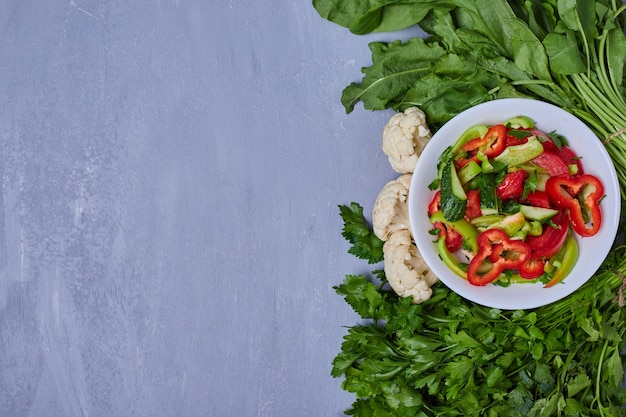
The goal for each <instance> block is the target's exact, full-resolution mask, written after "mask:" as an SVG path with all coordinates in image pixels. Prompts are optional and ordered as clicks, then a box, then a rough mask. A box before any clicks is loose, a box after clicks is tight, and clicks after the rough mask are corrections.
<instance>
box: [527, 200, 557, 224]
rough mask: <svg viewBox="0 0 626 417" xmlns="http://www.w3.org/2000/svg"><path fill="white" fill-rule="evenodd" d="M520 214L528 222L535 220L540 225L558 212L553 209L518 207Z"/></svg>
mask: <svg viewBox="0 0 626 417" xmlns="http://www.w3.org/2000/svg"><path fill="white" fill-rule="evenodd" d="M519 210H520V212H521V213H522V214H523V215H524V217H526V218H527V219H529V220H537V221H539V222H541V223H544V222H547V221H548V220H550V219H551V218H552V217H554V216H555V215H556V214H557V213H558V212H559V211H558V210H555V209H549V208H543V207H535V206H526V205H523V204H521V205H520V209H519Z"/></svg>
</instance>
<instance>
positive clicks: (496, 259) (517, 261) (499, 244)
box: [467, 229, 530, 286]
mask: <svg viewBox="0 0 626 417" xmlns="http://www.w3.org/2000/svg"><path fill="white" fill-rule="evenodd" d="M529 257H530V248H529V247H528V245H527V244H525V243H524V242H522V241H520V240H512V239H510V238H509V237H508V236H507V234H506V233H505V232H504V231H503V230H500V229H487V230H485V231H484V232H482V233H481V234H479V235H478V253H477V254H476V256H474V257H473V258H472V260H471V261H470V263H469V265H468V267H467V280H468V282H469V283H470V284H472V285H477V286H484V285H487V284H489V283H490V282H493V281H495V280H496V279H497V278H498V277H499V276H500V274H501V273H502V271H504V270H506V269H517V268H518V267H519V266H520V265H521V264H523V263H524V262H526V261H527V260H528V258H529ZM489 267H490V268H489ZM486 268H489V269H488V270H487V271H486V272H484V273H482V270H483V269H486Z"/></svg>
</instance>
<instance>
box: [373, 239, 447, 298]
mask: <svg viewBox="0 0 626 417" xmlns="http://www.w3.org/2000/svg"><path fill="white" fill-rule="evenodd" d="M383 254H384V258H385V276H386V277H387V282H389V285H391V288H392V289H393V290H394V291H395V292H396V294H398V295H399V296H400V297H413V300H412V301H413V303H415V304H419V303H421V302H423V301H426V300H428V299H429V298H430V297H431V295H432V289H431V288H430V287H431V286H432V285H433V284H434V283H435V282H437V276H436V275H435V274H434V273H433V272H432V271H431V270H430V269H429V268H428V266H427V265H426V262H424V258H422V255H421V254H420V253H419V251H418V249H417V247H416V246H415V244H414V243H413V240H412V238H411V232H410V231H409V230H398V231H396V232H395V233H393V234H392V235H391V236H390V237H389V240H387V241H386V242H385V244H384V245H383Z"/></svg>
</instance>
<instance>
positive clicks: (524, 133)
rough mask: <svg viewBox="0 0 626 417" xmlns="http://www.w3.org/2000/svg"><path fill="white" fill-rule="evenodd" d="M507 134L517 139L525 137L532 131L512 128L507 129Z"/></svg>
mask: <svg viewBox="0 0 626 417" xmlns="http://www.w3.org/2000/svg"><path fill="white" fill-rule="evenodd" d="M507 135H511V136H513V137H514V138H517V139H526V138H527V137H529V136H532V132H531V131H529V130H519V129H513V130H509V131H508V132H507Z"/></svg>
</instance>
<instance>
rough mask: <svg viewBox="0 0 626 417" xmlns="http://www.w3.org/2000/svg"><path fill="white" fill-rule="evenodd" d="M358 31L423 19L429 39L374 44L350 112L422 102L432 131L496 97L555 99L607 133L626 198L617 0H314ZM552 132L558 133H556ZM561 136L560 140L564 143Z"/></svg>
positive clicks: (624, 56)
mask: <svg viewBox="0 0 626 417" xmlns="http://www.w3.org/2000/svg"><path fill="white" fill-rule="evenodd" d="M313 5H314V6H315V8H316V9H317V10H318V11H319V12H320V15H321V16H322V17H324V18H327V19H329V20H331V21H334V22H336V23H337V24H339V25H342V26H345V27H348V28H350V29H351V30H352V31H353V32H355V33H370V32H378V31H386V30H396V29H401V28H408V27H411V26H415V25H417V26H419V28H420V29H421V31H422V32H423V33H425V37H424V38H422V37H416V38H410V39H408V40H406V41H399V40H398V41H393V42H372V43H370V50H371V53H372V64H371V66H369V67H366V68H364V69H363V78H362V80H361V82H358V83H356V82H355V83H352V84H350V85H349V86H347V87H346V88H345V89H344V91H343V94H342V99H341V100H342V103H343V105H344V107H345V109H346V111H347V112H351V111H352V110H353V109H354V106H355V105H356V104H357V103H359V102H361V103H362V104H363V105H364V107H365V108H366V109H370V110H383V109H394V110H398V111H402V110H404V109H406V108H407V107H410V106H418V107H420V108H421V109H422V110H423V111H424V112H425V113H426V115H427V119H428V122H429V125H430V126H431V129H432V130H433V131H435V130H437V128H438V127H439V126H441V125H442V124H443V123H445V122H446V121H448V120H449V119H450V118H452V117H454V116H455V115H457V114H458V113H459V112H461V111H463V110H465V109H467V108H469V107H471V106H473V105H476V104H479V103H482V102H485V101H489V100H493V99H496V98H507V97H529V98H535V99H539V100H543V101H547V102H550V103H553V104H555V105H557V106H559V107H561V108H563V109H565V110H567V111H569V112H571V113H572V114H574V115H576V116H578V117H579V118H580V119H581V120H583V121H584V122H585V123H586V124H587V125H588V126H589V127H590V128H591V129H592V130H593V131H594V132H595V133H596V134H597V135H598V137H599V138H600V139H601V140H602V141H603V143H604V144H605V146H606V148H607V151H608V153H609V155H610V156H611V158H612V159H613V162H614V163H615V165H616V168H617V171H618V177H619V181H620V184H621V191H622V197H623V198H626V130H625V128H626V96H625V91H626V89H625V86H624V75H625V72H624V66H625V64H626V35H624V26H625V25H624V18H623V12H624V9H625V8H624V5H623V3H622V2H616V1H614V0H558V1H557V0H532V1H521V0H509V1H506V0H492V1H490V2H489V7H485V4H484V2H479V1H476V0H453V1H447V0H385V1H383V0H315V1H314V3H313ZM553 139H554V138H553ZM559 139H560V138H557V141H556V142H555V143H557V146H562V144H564V143H563V142H561V141H560V140H559Z"/></svg>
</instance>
